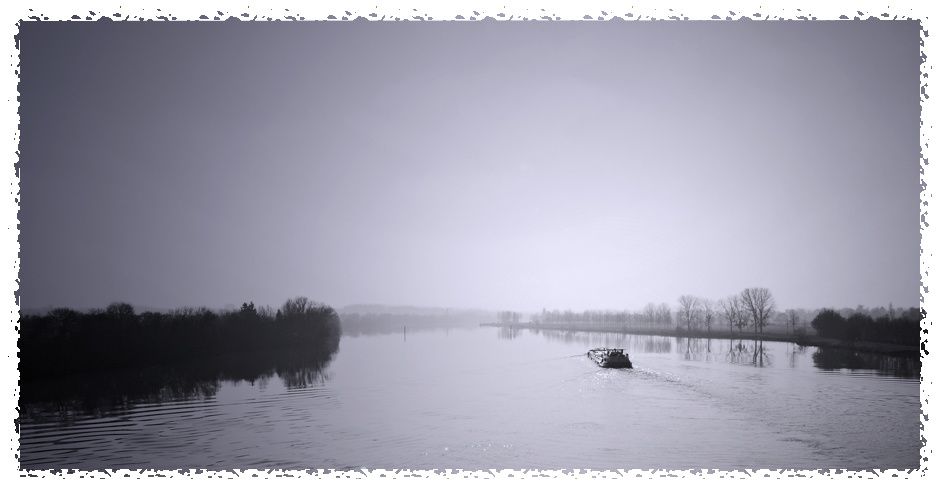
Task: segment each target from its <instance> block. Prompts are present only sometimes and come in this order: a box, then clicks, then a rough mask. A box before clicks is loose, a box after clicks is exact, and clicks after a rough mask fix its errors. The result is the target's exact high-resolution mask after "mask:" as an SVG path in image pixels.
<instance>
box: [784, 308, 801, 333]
mask: <svg viewBox="0 0 940 490" xmlns="http://www.w3.org/2000/svg"><path fill="white" fill-rule="evenodd" d="M785 313H786V316H787V330H789V331H790V333H791V334H792V333H793V332H795V331H796V324H797V322H798V321H800V315H799V314H798V313H797V312H796V310H793V309H790V310H787V311H786V312H785Z"/></svg>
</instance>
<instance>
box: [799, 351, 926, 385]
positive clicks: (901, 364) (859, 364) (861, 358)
mask: <svg viewBox="0 0 940 490" xmlns="http://www.w3.org/2000/svg"><path fill="white" fill-rule="evenodd" d="M813 364H815V365H816V367H817V368H819V369H822V370H825V371H836V370H840V369H863V370H872V371H875V372H877V373H878V374H883V375H888V376H897V377H902V378H917V377H920V365H921V362H920V357H918V356H916V355H910V356H889V355H885V354H879V353H874V352H858V351H854V350H851V349H842V348H838V347H817V348H816V352H814V353H813Z"/></svg>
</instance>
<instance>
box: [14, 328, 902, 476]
mask: <svg viewBox="0 0 940 490" xmlns="http://www.w3.org/2000/svg"><path fill="white" fill-rule="evenodd" d="M393 332H394V333H385V334H375V335H359V336H344V337H343V338H342V339H341V341H340V347H339V351H338V352H337V353H336V355H335V356H334V357H333V359H332V362H330V363H329V364H328V365H327V366H326V367H325V368H324V369H323V370H322V371H321V372H318V373H317V375H316V376H309V375H305V376H302V377H300V379H297V377H291V376H288V375H285V374H284V373H283V372H281V373H273V374H271V375H269V376H264V377H261V378H257V379H253V380H252V381H250V382H249V381H244V380H242V381H238V380H235V379H230V378H225V379H220V380H217V381H215V382H212V383H209V384H208V385H207V386H202V387H201V388H200V389H198V390H189V391H184V392H180V391H179V390H163V391H161V392H160V393H157V394H156V396H149V397H146V398H145V399H134V398H129V399H125V400H124V403H123V404H120V405H119V406H109V407H105V408H102V407H97V406H96V405H95V404H94V403H91V404H89V403H85V404H84V405H83V407H84V408H83V409H75V408H74V407H72V408H63V406H65V405H64V404H61V403H60V404H49V403H44V404H35V405H29V404H27V405H26V406H25V408H27V409H28V410H27V411H26V412H25V413H26V415H24V418H23V420H21V421H20V436H21V439H20V444H21V446H20V451H21V466H22V467H23V468H24V469H47V468H79V469H88V470H91V469H105V468H148V469H150V468H153V469H187V468H208V469H232V468H282V469H301V468H334V469H359V468H385V469H390V468H406V469H443V468H458V469H489V468H517V469H518V468H536V469H553V468H589V469H596V470H602V469H611V468H628V469H690V468H693V469H699V468H716V469H723V470H734V469H748V468H782V469H819V468H846V469H855V470H861V469H872V468H880V469H889V468H891V469H894V468H897V469H906V468H917V467H919V465H920V447H921V445H920V432H919V431H920V425H919V415H920V384H919V366H918V363H917V360H916V359H903V358H900V359H899V358H890V357H887V356H879V355H867V354H860V353H853V352H848V351H841V350H835V351H833V350H831V349H829V350H820V349H817V348H812V347H808V348H800V347H797V346H795V345H793V344H789V343H780V342H764V343H763V344H759V343H755V342H754V341H743V342H738V341H729V340H705V339H691V340H690V339H683V338H672V337H658V336H634V335H626V334H613V333H611V334H605V333H587V332H570V331H558V330H545V329H543V330H541V331H538V330H530V329H508V328H496V327H470V326H464V327H461V328H458V327H454V328H443V327H442V328H439V329H428V330H421V331H405V330H402V331H397V330H394V331H393ZM598 346H611V347H623V348H624V349H625V350H626V351H627V352H628V353H629V355H630V357H631V359H632V361H633V364H634V366H635V369H632V370H610V369H601V368H599V367H598V366H597V365H595V364H594V363H593V362H592V361H591V360H589V359H588V358H587V357H586V356H585V352H586V351H587V349H588V348H591V347H598ZM87 383H93V381H87ZM125 398H127V397H125ZM86 402H87V401H86Z"/></svg>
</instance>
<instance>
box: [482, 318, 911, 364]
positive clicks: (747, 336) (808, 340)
mask: <svg viewBox="0 0 940 490" xmlns="http://www.w3.org/2000/svg"><path fill="white" fill-rule="evenodd" d="M480 326H481V327H503V328H526V329H544V330H573V331H579V332H600V333H626V334H631V335H657V336H660V337H676V338H693V339H731V340H734V339H741V340H766V341H768V342H792V343H794V344H797V345H800V346H807V347H835V348H840V349H851V350H856V351H861V352H874V353H879V354H890V355H895V356H915V355H920V346H919V345H917V346H910V345H901V344H888V343H883V342H861V341H860V342H850V341H845V340H841V339H832V338H826V337H819V336H817V335H815V334H809V333H807V334H802V335H801V334H790V333H777V332H764V333H763V334H758V333H755V332H740V333H739V332H735V333H733V334H732V333H731V332H728V331H724V330H720V329H713V330H712V331H710V332H708V331H704V330H692V331H691V332H689V331H685V330H676V329H674V328H648V327H647V328H636V327H625V326H623V325H613V324H603V323H530V322H527V323H492V322H489V323H481V324H480Z"/></svg>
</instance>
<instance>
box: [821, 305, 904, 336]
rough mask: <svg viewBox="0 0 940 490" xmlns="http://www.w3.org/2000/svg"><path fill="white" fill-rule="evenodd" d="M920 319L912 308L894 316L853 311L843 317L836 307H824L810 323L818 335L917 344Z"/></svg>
mask: <svg viewBox="0 0 940 490" xmlns="http://www.w3.org/2000/svg"><path fill="white" fill-rule="evenodd" d="M921 318H922V312H921V311H918V310H917V309H915V308H911V309H910V310H905V311H904V312H902V313H901V314H900V315H899V316H896V317H890V316H887V315H885V316H881V317H878V318H872V317H871V316H869V315H866V314H864V313H854V314H852V315H851V316H849V317H848V318H845V317H843V316H842V315H841V314H840V313H839V312H837V311H835V310H832V309H824V310H822V311H820V312H819V314H817V315H816V318H814V319H813V321H812V325H813V328H814V329H815V330H816V333H817V334H818V335H819V336H820V337H827V338H834V339H841V340H848V341H851V342H857V341H867V342H886V343H893V344H902V345H917V344H918V343H919V342H920V320H921Z"/></svg>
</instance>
